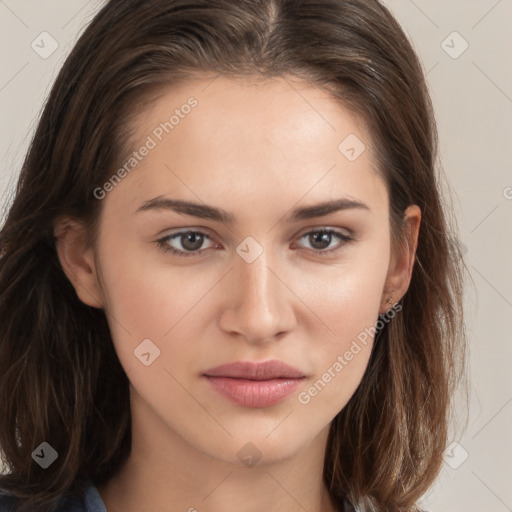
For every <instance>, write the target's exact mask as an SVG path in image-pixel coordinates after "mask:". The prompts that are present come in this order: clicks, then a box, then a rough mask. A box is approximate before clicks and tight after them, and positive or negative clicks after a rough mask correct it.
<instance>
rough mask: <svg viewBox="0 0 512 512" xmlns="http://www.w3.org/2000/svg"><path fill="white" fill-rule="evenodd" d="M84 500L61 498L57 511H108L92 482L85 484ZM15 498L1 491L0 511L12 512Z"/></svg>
mask: <svg viewBox="0 0 512 512" xmlns="http://www.w3.org/2000/svg"><path fill="white" fill-rule="evenodd" d="M84 490H85V495H84V498H83V500H82V499H79V498H71V497H67V496H64V497H63V498H61V499H60V500H59V502H58V503H57V506H56V508H55V512H107V509H106V507H105V504H104V503H103V501H102V499H101V496H100V493H99V492H98V489H97V488H96V487H95V486H94V485H93V484H92V483H91V482H87V483H86V484H85V485H84ZM12 505H13V498H12V497H11V496H7V495H5V494H2V493H1V492H0V512H11V507H12Z"/></svg>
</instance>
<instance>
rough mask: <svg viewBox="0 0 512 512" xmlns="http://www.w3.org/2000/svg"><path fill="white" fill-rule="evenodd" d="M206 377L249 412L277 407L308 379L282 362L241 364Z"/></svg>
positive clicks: (221, 368)
mask: <svg viewBox="0 0 512 512" xmlns="http://www.w3.org/2000/svg"><path fill="white" fill-rule="evenodd" d="M203 377H204V378H205V379H206V380H207V381H208V382H209V384H210V385H211V386H212V388H213V389H214V390H215V391H217V392H218V393H219V394H221V395H222V396H224V397H225V398H227V399H228V400H230V401H232V402H234V403H236V404H238V405H241V406H243V407H250V408H262V407H269V406H271V405H275V404H277V403H279V402H281V401H282V400H284V399H285V398H286V397H288V396H290V395H291V394H292V393H293V392H294V391H295V390H296V389H297V388H298V387H299V386H300V385H301V384H302V381H303V380H304V379H305V378H306V375H305V374H304V373H303V372H301V371H300V370H298V369H296V368H293V367H292V366H289V365H287V364H286V363H284V362H282V361H277V360H272V361H265V362H263V363H253V362H249V361H247V362H244V361H238V362H236V363H231V364H225V365H221V366H217V367H215V368H211V369H210V370H207V371H206V372H204V374H203Z"/></svg>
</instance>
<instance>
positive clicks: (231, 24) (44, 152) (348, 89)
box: [0, 0, 465, 512]
mask: <svg viewBox="0 0 512 512" xmlns="http://www.w3.org/2000/svg"><path fill="white" fill-rule="evenodd" d="M197 73H202V74H212V76H213V75H222V76H226V77H238V76H240V77H241V76H253V77H259V78H265V77H273V76H283V75H284V74H289V75H292V76H296V77H299V78H302V79H303V80H305V81H307V82H309V83H311V84H313V85H316V86H318V87H322V88H325V90H328V91H329V92H330V93H331V94H332V95H334V96H335V97H336V98H338V99H339V101H340V102H341V103H342V104H343V105H345V106H346V107H347V108H350V109H351V110H352V111H353V112H356V113H358V114H359V115H360V116H362V118H363V119H364V121H365V122H366V123H367V126H368V127H369V130H370V133H371V135H372V142H373V144H374V148H375V152H376V155H377V159H378V163H379V166H378V167H379V169H378V170H379V172H380V173H381V174H382V176H383V177H384V179H385V182H386V184H387V187H388V191H389V196H390V212H389V214H390V225H391V237H392V244H393V248H396V247H398V246H400V244H403V243H405V242H404V240H405V233H404V232H403V229H402V226H403V224H402V220H403V214H404V211H405V210H406V208H407V207H408V206H409V205H411V204H417V205H418V206H419V207H420V208H421V211H422V223H421V228H420V233H419V240H418V246H417V251H416V262H415V266H414V269H413V274H412V280H411V283H410V287H409V289H408V291H407V293H406V294H405V296H404V297H403V299H402V302H401V304H402V311H401V312H400V313H399V314H398V315H396V317H395V318H394V319H393V321H392V322H390V323H389V324H386V325H385V326H384V327H383V328H382V329H380V330H379V333H378V341H377V342H376V343H375V345H374V349H373V353H372V356H371V359H370V363H369V365H368V368H367V371H366V373H365V375H364V377H363V380H362V382H361V384H360V386H359V388H358V389H357V391H356V393H355V394H354V395H353V397H352V398H351V400H350V401H349V403H348V404H347V406H346V407H345V408H344V409H343V410H342V411H341V412H340V413H339V414H338V415H337V416H336V417H335V419H334V421H333V422H332V425H331V430H330V435H329V440H328V444H327V449H326V456H325V467H324V479H325V482H326V484H327V486H328V488H329V490H330V492H331V494H332V496H333V499H334V500H335V501H336V502H338V503H340V504H342V503H352V504H356V503H360V504H365V505H366V506H367V507H368V508H370V509H373V508H375V509H378V510H380V511H389V512H391V511H413V510H416V505H415V503H416V502H417V500H418V498H419V497H420V496H421V495H422V494H423V493H424V492H425V491H426V490H427V489H428V488H429V487H430V486H431V484H432V483H433V481H434V479H435V478H436V476H437V474H438V472H439V470H440V467H441V463H442V453H443V451H444V449H445V446H446V444H447V424H448V418H449V410H450V408H449V405H450V397H451V394H452V391H453V386H454V384H455V383H456V380H457V376H458V375H459V373H460V371H459V370H460V369H461V368H463V364H462V363H463V360H464V346H465V329H464V324H463V311H462V285H463V277H464V275H463V274H464V268H465V267H464V264H463V261H462V258H461V254H460V252H459V249H458V246H457V244H456V243H455V244H454V243H453V240H454V236H455V235H454V232H455V231H454V230H453V228H452V227H451V226H450V224H449V220H450V219H449V217H448V216H447V215H446V213H447V212H448V209H447V207H446V206H444V205H443V201H442V199H441V193H440V187H439V177H440V167H439V162H438V158H437V133H436V126H435V120H434V115H433V109H432V105H431V101H430V97H429V93H428V89H427V86H426V83H425V78H424V75H423V72H422V68H421V66H420V63H419V61H418V58H417V56H416V54H415V52H414V50H413V48H412V47H411V44H410V42H409V41H408V39H407V37H406V36H405V34H404V32H403V31H402V29H401V28H400V26H399V24H398V23H397V21H396V20H395V19H394V18H393V16H392V15H391V14H390V12H389V11H388V10H387V8H386V7H384V6H383V5H381V4H380V3H379V2H378V1H377V0H258V1H256V0H123V1H122V2H121V1H112V2H108V3H107V4H106V5H105V6H104V7H103V8H102V9H101V10H100V11H99V13H98V14H97V15H96V16H95V18H94V19H93V20H92V22H91V23H90V24H89V26H88V27H87V29H86V30H85V32H84V33H83V35H82V36H81V37H80V39H79V40H78V42H77V44H76V45H75V47H74V49H73V50H72V52H71V54H70V55H69V57H68V58H67V60H66V62H65V64H64V66H63V67H62V69H61V71H60V73H59V75H58V78H57V80H56V82H55V84H54V85H53V88H52V90H51V93H50V96H49V98H48V101H47V103H46V105H45V108H44V110H43V113H42V115H41V119H40V121H39V124H38V127H37V130H36V132H35V135H34V137H33V140H32V142H31V145H30V149H29V151H28V154H27V156H26V159H25V161H24V164H23V167H22V170H21V175H20V178H19V183H18V187H17V190H16V192H15V196H14V198H13V201H12V205H11V207H10V209H9V212H8V215H7V218H6V222H5V224H4V226H3V227H2V229H1V231H0V244H1V246H0V255H1V259H0V318H1V320H0V446H1V449H2V452H3V458H4V462H5V465H6V467H7V470H8V473H6V474H4V475H2V476H1V477H0V488H1V489H3V490H5V492H7V493H9V494H12V495H15V496H17V497H18V501H19V506H20V508H19V511H27V510H35V509H37V510H40V511H42V512H47V511H50V510H51V509H52V506H54V504H55V502H56V500H57V499H58V497H60V496H62V495H65V494H79V493H80V490H79V489H80V487H79V486H80V484H81V483H82V482H84V481H86V480H91V481H92V482H94V483H95V484H96V485H100V484H101V483H103V482H105V481H107V480H109V479H110V478H111V477H112V476H113V475H114V474H115V473H116V472H117V471H118V470H119V468H120V466H121V465H122V464H123V462H125V461H126V459H127V457H128V456H129V453H130V441H131V423H130V408H129V387H128V379H127V376H126V375H125V373H124V370H123V368H122V367H121V365H120V363H119V360H118V358H117V355H116V353H115V350H114V347H113V343H112V339H111V334H110V331H109V328H108V323H107V320H106V317H105V315H106V314H107V313H106V312H105V311H103V310H101V309H95V308H92V307H89V306H87V305H85V304H84V303H82V302H81V301H80V300H79V299H78V297H77V295H76V292H75V290H74V288H73V286H72V285H71V283H70V282H69V281H68V279H67V278H66V276H65V274H64V272H63V270H62V268H61V266H60V264H59V260H58V258H57V254H56V249H55V238H54V231H53V227H54V222H55V220H56V218H57V217H59V216H62V215H64V216H71V217H73V218H76V219H79V220H82V221H85V222H86V224H87V226H88V227H89V228H90V229H89V234H90V237H89V242H90V243H91V244H93V243H94V242H95V239H96V238H95V237H96V233H97V228H98V223H99V221H100V217H101V207H102V204H103V202H102V201H99V200H98V199H97V198H96V197H95V195H94V194H93V191H94V190H95V189H97V188H98V187H101V186H102V185H103V184H104V183H105V182H106V181H107V180H108V179H109V178H110V177H111V176H112V174H113V171H115V170H116V169H117V167H118V166H119V163H120V162H122V161H123V159H122V157H123V155H124V154H126V152H127V151H128V149H129V140H130V130H129V126H130V120H131V119H132V118H133V115H134V113H135V112H137V110H138V109H140V108H142V107H141V105H142V104H141V101H142V98H143V97H145V96H146V95H147V94H149V93H151V92H154V91H155V89H157V88H158V87H172V86H173V85H174V84H177V83H178V82H179V81H184V80H187V79H188V78H190V77H192V76H194V74H197ZM135 172H136V171H135ZM44 441H46V442H48V443H49V444H50V445H51V446H52V447H53V448H54V449H55V450H56V451H57V453H58V457H59V458H58V463H55V464H52V465H51V466H50V467H49V468H47V469H42V468H41V467H39V465H38V464H36V462H35V461H34V459H33V458H32V452H33V451H34V449H35V448H36V447H37V446H39V445H40V444H41V443H42V442H44Z"/></svg>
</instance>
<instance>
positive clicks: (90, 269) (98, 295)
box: [54, 217, 104, 308]
mask: <svg viewBox="0 0 512 512" xmlns="http://www.w3.org/2000/svg"><path fill="white" fill-rule="evenodd" d="M85 233H86V231H85V227H84V225H83V223H82V222H79V221H76V220H72V219H70V218H68V217H65V218H59V219H57V220H56V221H55V223H54V236H55V246H56V250H57V255H58V257H59V261H60V264H61V266H62V270H63V271H64V273H65V274H66V276H67V278H68V279H69V281H70V282H71V284H72V285H73V287H74V288H75V291H76V294H77V295H78V297H79V299H80V300H81V301H82V302H83V303H85V304H87V305H88V306H92V307H94V308H102V307H103V306H104V301H103V294H102V292H101V287H100V284H99V281H98V274H97V271H96V261H95V255H94V250H93V248H92V247H89V248H86V246H85Z"/></svg>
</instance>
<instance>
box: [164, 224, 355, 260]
mask: <svg viewBox="0 0 512 512" xmlns="http://www.w3.org/2000/svg"><path fill="white" fill-rule="evenodd" d="M318 233H322V234H325V233H328V234H331V235H334V236H335V237H336V238H338V239H339V240H340V241H342V242H343V243H342V244H341V245H340V246H338V247H336V248H335V249H329V250H326V251H324V250H320V249H316V250H315V249H311V250H312V251H313V252H314V253H315V254H317V255H320V256H326V255H327V256H330V255H332V254H334V253H336V252H338V251H340V250H341V249H343V248H344V247H345V246H346V245H348V244H350V243H352V242H354V238H353V237H351V236H348V235H345V234H344V233H342V232H340V231H337V230H334V229H318V230H313V231H308V232H307V233H304V234H303V235H302V236H301V237H300V238H301V239H302V238H304V237H306V236H308V235H311V234H318ZM187 234H195V235H202V236H203V237H205V238H210V236H209V235H208V234H206V233H204V232H202V231H192V230H189V231H179V232H178V233H174V234H172V235H168V236H166V237H164V238H160V239H159V240H157V242H156V243H157V245H158V247H159V248H160V249H161V250H162V251H164V252H165V253H169V252H170V253H172V254H173V255H175V256H180V257H181V256H184V257H189V256H197V255H198V254H200V253H202V252H204V251H207V250H208V249H201V250H200V251H180V250H179V249H173V248H171V247H169V245H168V244H167V242H168V241H169V240H172V239H174V238H179V237H180V236H183V235H187ZM210 240H211V238H210Z"/></svg>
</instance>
